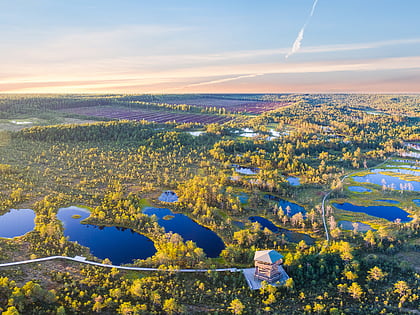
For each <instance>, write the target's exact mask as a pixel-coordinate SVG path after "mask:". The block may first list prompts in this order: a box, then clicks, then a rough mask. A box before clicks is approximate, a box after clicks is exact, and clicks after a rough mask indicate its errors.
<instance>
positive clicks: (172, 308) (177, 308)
mask: <svg viewBox="0 0 420 315" xmlns="http://www.w3.org/2000/svg"><path fill="white" fill-rule="evenodd" d="M163 311H164V312H165V313H167V314H175V313H181V312H182V311H183V307H182V305H179V304H178V303H177V301H176V300H175V299H174V298H170V299H167V300H165V302H163Z"/></svg>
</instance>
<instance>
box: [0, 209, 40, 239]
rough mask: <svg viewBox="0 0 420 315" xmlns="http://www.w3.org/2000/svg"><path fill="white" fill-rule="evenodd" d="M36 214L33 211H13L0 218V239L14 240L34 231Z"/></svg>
mask: <svg viewBox="0 0 420 315" xmlns="http://www.w3.org/2000/svg"><path fill="white" fill-rule="evenodd" d="M34 220H35V212H34V211H33V210H31V209H11V210H10V211H9V212H7V213H5V214H3V215H2V216H0V237H6V238H13V237H16V236H22V235H25V234H26V233H28V232H30V231H32V230H33V229H34V227H35V222H34Z"/></svg>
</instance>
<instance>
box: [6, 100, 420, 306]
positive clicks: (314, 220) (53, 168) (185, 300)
mask: <svg viewBox="0 0 420 315" xmlns="http://www.w3.org/2000/svg"><path fill="white" fill-rule="evenodd" d="M419 102H420V99H419V96H418V95H417V96H416V95H357V94H354V95H353V94H352V95H344V94H343V95H340V94H334V95H321V94H320V95H309V94H279V95H246V94H245V95H230V94H226V95H223V94H221V95H211V94H209V95H207V94H206V95H202V94H197V95H3V96H0V175H1V181H0V220H1V216H3V215H6V214H7V213H8V212H9V211H10V209H32V210H33V211H34V213H35V219H34V228H33V229H32V230H30V231H28V232H27V233H24V234H23V235H20V236H16V237H12V238H8V237H3V236H2V235H1V234H0V264H2V263H7V262H11V261H18V260H24V259H33V258H39V257H46V256H53V255H63V256H69V257H74V256H76V255H80V256H84V257H87V258H88V259H89V260H91V261H97V262H104V263H106V264H110V263H112V259H108V257H107V258H100V257H96V256H95V255H94V254H93V253H92V250H91V249H90V248H89V247H87V246H83V245H82V244H80V243H78V242H74V241H71V240H70V239H69V237H68V236H66V227H65V226H64V225H63V224H62V222H61V221H60V220H59V219H58V213H59V211H60V209H62V208H65V207H70V206H77V207H79V206H80V207H83V208H84V209H87V210H86V211H88V212H89V215H88V218H87V219H84V220H83V221H82V224H86V225H90V226H96V227H100V228H104V227H116V228H118V229H121V230H125V229H130V230H131V231H133V233H138V234H141V235H143V236H145V237H147V238H148V239H150V240H151V241H152V242H153V244H154V247H155V249H156V252H155V253H154V254H153V255H151V256H150V257H146V258H143V259H142V258H140V257H138V258H137V259H135V260H133V261H131V262H130V263H128V264H127V265H130V266H139V267H156V268H160V269H162V270H163V271H153V272H146V271H144V272H139V271H122V270H117V269H115V268H111V269H107V268H102V267H96V266H87V265H83V264H80V263H77V262H65V261H54V262H53V261H51V262H46V263H36V264H30V265H25V266H21V267H18V266H16V267H1V268H0V312H2V314H90V313H99V314H116V313H118V314H184V313H191V314H199V313H212V314H265V313H266V314H286V313H288V314H410V313H415V312H416V311H418V305H419V303H420V299H419V294H420V265H419V263H418V262H419V258H420V253H419V252H420V235H419V231H420V228H419V223H420V222H419V215H420V204H419V203H416V202H415V200H418V199H419V194H418V190H416V189H402V188H401V189H398V187H396V188H395V187H388V186H387V184H388V183H379V184H375V183H374V182H367V183H363V184H361V183H360V182H357V181H356V177H353V175H354V174H356V175H358V176H359V177H362V176H368V175H374V174H373V172H374V171H375V170H376V169H380V172H381V173H380V174H384V175H386V176H391V178H392V175H395V174H393V173H392V171H393V170H394V169H398V168H399V169H401V168H403V169H406V168H407V172H406V173H407V174H400V175H399V177H398V178H399V179H400V180H407V181H409V183H415V182H419V181H420V180H419V178H418V169H419V164H420V163H419V159H418V151H415V150H414V149H412V148H407V143H418V142H420V124H419V121H420V106H419ZM104 108H118V109H120V108H124V113H127V112H129V111H137V112H136V115H138V114H139V113H140V112H139V111H138V110H144V111H145V112H144V113H146V112H147V114H148V115H149V114H150V113H153V115H155V114H156V113H158V114H159V113H160V114H162V115H163V114H164V113H168V114H170V115H173V117H179V116H176V115H179V114H180V113H181V114H182V115H186V116H185V117H187V118H188V119H190V118H192V117H194V119H190V120H188V119H186V120H182V121H174V120H173V119H172V118H168V119H167V120H165V122H162V121H158V122H156V121H153V119H149V121H148V120H147V118H148V117H149V118H150V117H154V116H153V115H151V114H150V116H147V117H146V116H145V117H138V116H135V118H133V117H134V116H133V117H131V116H130V117H128V116H127V117H111V116H109V115H108V116H107V117H105V116H104V114H103V113H102V111H103V110H104ZM86 109H88V110H89V111H86ZM81 113H85V114H81ZM86 113H89V115H87V114H86ZM107 113H108V111H107ZM188 115H195V116H188ZM197 115H198V116H197ZM197 117H198V118H197ZM196 118H197V119H196ZM175 120H176V119H175ZM407 152H408V153H409V154H407ZM410 154H411V155H410ZM416 154H417V158H416ZM407 155H408V157H407ZM407 164H409V165H411V166H410V167H411V168H410V170H409V172H410V173H408V167H407V166H406V165H407ZM381 167H382V168H381ZM378 172H379V171H378ZM416 172H417V173H416ZM378 174H379V173H378ZM291 179H298V184H293V183H292V182H291ZM355 185H357V186H356V187H359V186H360V187H362V186H363V187H362V188H364V189H368V190H370V191H371V192H370V193H367V192H352V191H351V189H350V188H352V187H354V186H355ZM411 185H412V186H413V184H411ZM400 187H403V186H400ZM404 187H411V186H404ZM415 187H416V186H415ZM165 191H171V192H174V193H176V196H177V197H178V200H177V201H176V202H165V201H161V200H160V199H159V196H160V195H161V194H162V193H163V192H165ZM324 196H327V197H328V198H325V200H326V205H325V208H324V205H323V203H322V202H323V198H324ZM416 198H417V199H416ZM384 199H386V200H388V201H395V203H398V207H401V208H402V209H403V210H404V211H405V212H407V215H408V217H409V220H407V222H405V221H404V222H401V220H387V219H385V218H381V217H378V216H374V215H369V214H366V213H356V212H350V211H344V210H340V209H338V207H336V206H335V204H337V203H343V204H344V203H346V202H352V203H355V204H357V205H359V206H365V207H369V206H372V205H377V204H378V202H381V201H380V200H384ZM386 200H385V202H386ZM380 205H385V203H381V204H380ZM150 207H152V208H168V209H170V210H171V211H172V212H173V214H174V215H175V214H182V215H184V216H185V217H187V218H189V219H191V220H192V221H193V222H195V223H197V224H198V225H200V226H202V227H205V228H206V229H209V230H210V231H212V232H214V233H215V234H216V236H217V237H219V238H220V239H221V241H222V242H223V245H224V247H223V249H222V250H221V251H220V254H219V255H217V257H209V256H210V255H208V254H207V253H206V249H204V250H203V248H201V247H200V246H199V245H198V244H197V243H196V242H194V241H192V240H190V239H184V238H183V237H182V236H181V235H180V234H179V233H175V232H171V231H168V230H167V229H165V228H164V227H163V226H162V224H161V222H163V221H171V219H172V216H171V215H169V216H166V217H164V218H163V219H160V218H158V217H157V216H156V215H152V216H150V215H147V214H145V212H144V210H145V209H147V208H150ZM295 209H304V210H302V211H300V210H299V211H298V210H295ZM255 216H258V217H261V218H263V219H266V220H269V221H270V222H272V223H273V224H274V225H275V226H276V227H277V228H278V230H273V229H270V228H268V227H264V226H262V225H261V224H260V223H258V222H253V221H252V220H250V218H251V217H255ZM162 220H163V221H162ZM342 221H349V222H353V228H352V229H345V228H344V227H343V225H341V224H340V222H342ZM324 222H325V224H324ZM0 223H1V221H0ZM364 224H366V225H368V226H371V227H372V228H371V229H368V230H367V231H364V230H362V229H361V227H362V225H364ZM324 225H325V226H324ZM327 235H328V236H329V238H327ZM261 249H274V250H277V251H278V252H280V253H281V254H282V255H283V256H284V268H285V270H286V272H287V273H288V274H289V276H290V279H289V280H287V281H286V282H285V283H283V284H281V285H272V284H269V283H266V282H264V283H263V287H262V288H261V289H259V290H251V289H250V288H249V287H248V284H247V282H246V281H245V278H244V277H243V275H242V274H241V273H231V272H215V271H212V270H213V269H215V268H221V267H228V268H251V267H253V263H254V261H253V258H254V253H255V251H256V250H261ZM179 268H204V269H208V272H204V273H198V272H197V273H178V272H176V271H175V270H176V269H179ZM168 270H169V271H168Z"/></svg>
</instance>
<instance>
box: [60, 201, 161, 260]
mask: <svg viewBox="0 0 420 315" xmlns="http://www.w3.org/2000/svg"><path fill="white" fill-rule="evenodd" d="M74 215H79V216H80V218H74V217H73V216H74ZM89 215H90V213H89V211H88V210H86V209H82V208H79V207H68V208H61V209H60V210H59V211H58V213H57V218H58V219H59V220H61V222H62V223H63V226H64V236H66V237H68V238H69V240H70V241H73V242H78V243H79V244H80V245H83V246H86V247H89V249H90V252H91V253H92V254H93V255H94V256H96V257H98V258H100V259H105V258H109V259H110V260H111V261H112V263H113V264H114V265H121V264H128V263H132V262H133V260H134V259H146V258H148V257H151V256H153V255H154V254H155V253H156V248H155V246H154V245H153V242H152V241H151V240H150V239H149V238H147V237H146V236H144V235H142V234H139V233H136V232H134V231H133V230H131V229H124V228H119V227H115V226H111V227H108V226H97V225H91V224H82V223H81V221H82V220H84V219H86V218H87V217H89Z"/></svg>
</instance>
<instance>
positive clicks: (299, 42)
mask: <svg viewBox="0 0 420 315" xmlns="http://www.w3.org/2000/svg"><path fill="white" fill-rule="evenodd" d="M317 3H318V0H315V1H314V3H313V5H312V9H311V13H310V14H309V17H308V19H307V20H306V22H305V24H304V25H303V26H302V28H301V29H300V31H299V33H298V36H297V37H296V39H295V42H294V43H293V46H292V49H291V50H290V52H289V53H288V54H287V55H286V59H287V58H289V57H290V56H291V55H293V54H295V53H297V52H298V51H299V49H300V46H301V45H302V40H303V35H304V34H305V29H306V26H307V25H308V23H309V21H310V20H311V18H312V16H313V15H314V12H315V8H316V5H317Z"/></svg>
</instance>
